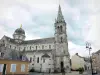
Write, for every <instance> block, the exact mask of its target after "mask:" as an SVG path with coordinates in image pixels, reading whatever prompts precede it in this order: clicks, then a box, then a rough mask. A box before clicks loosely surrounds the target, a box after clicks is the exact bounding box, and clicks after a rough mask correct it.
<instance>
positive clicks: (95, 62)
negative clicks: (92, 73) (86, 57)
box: [92, 50, 100, 71]
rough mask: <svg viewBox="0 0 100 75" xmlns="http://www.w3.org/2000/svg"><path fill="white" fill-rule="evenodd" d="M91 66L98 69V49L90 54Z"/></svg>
mask: <svg viewBox="0 0 100 75" xmlns="http://www.w3.org/2000/svg"><path fill="white" fill-rule="evenodd" d="M92 66H93V69H94V70H97V71H100V50H99V51H97V52H95V53H93V54H92Z"/></svg>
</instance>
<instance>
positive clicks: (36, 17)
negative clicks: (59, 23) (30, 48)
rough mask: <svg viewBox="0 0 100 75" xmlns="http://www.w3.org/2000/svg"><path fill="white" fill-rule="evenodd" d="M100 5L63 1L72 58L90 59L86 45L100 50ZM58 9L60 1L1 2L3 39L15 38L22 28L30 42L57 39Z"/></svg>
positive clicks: (95, 0)
mask: <svg viewBox="0 0 100 75" xmlns="http://www.w3.org/2000/svg"><path fill="white" fill-rule="evenodd" d="M99 4H100V1H99V0H60V5H61V8H62V13H63V15H64V18H65V21H66V23H67V33H68V34H67V35H68V44H69V52H70V54H71V55H73V54H75V53H76V52H78V53H79V54H80V55H82V56H83V55H88V51H87V50H86V49H85V42H86V41H89V42H90V43H91V44H92V46H93V51H97V50H98V49H99V44H100V43H99V37H100V36H99V33H98V32H99V31H100V29H99V28H100V26H99V23H100V22H99V17H100V13H99V12H100V5H99ZM58 5H59V0H0V32H2V33H1V34H0V38H2V36H3V35H7V36H9V37H12V34H13V32H14V31H15V29H17V28H19V27H20V24H22V25H23V29H24V30H25V32H26V39H27V40H28V39H38V38H46V37H52V36H54V22H55V18H56V17H57V11H58Z"/></svg>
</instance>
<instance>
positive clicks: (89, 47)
mask: <svg viewBox="0 0 100 75" xmlns="http://www.w3.org/2000/svg"><path fill="white" fill-rule="evenodd" d="M86 49H88V50H89V56H90V64H91V72H92V75H93V68H92V58H91V55H90V51H91V49H92V48H91V44H90V43H88V42H87V43H86Z"/></svg>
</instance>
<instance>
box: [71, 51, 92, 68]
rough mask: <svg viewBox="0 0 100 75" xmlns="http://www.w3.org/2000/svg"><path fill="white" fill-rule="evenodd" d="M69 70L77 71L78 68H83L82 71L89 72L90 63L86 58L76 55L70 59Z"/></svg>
mask: <svg viewBox="0 0 100 75" xmlns="http://www.w3.org/2000/svg"><path fill="white" fill-rule="evenodd" d="M71 64H72V66H71V68H72V70H77V69H79V68H84V70H89V69H90V68H91V65H90V61H89V59H88V58H85V57H81V56H79V55H78V53H76V54H75V55H73V56H72V58H71Z"/></svg>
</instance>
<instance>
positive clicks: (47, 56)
mask: <svg viewBox="0 0 100 75" xmlns="http://www.w3.org/2000/svg"><path fill="white" fill-rule="evenodd" d="M42 57H46V58H50V56H49V55H48V54H47V53H45V54H44V55H43V56H42Z"/></svg>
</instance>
